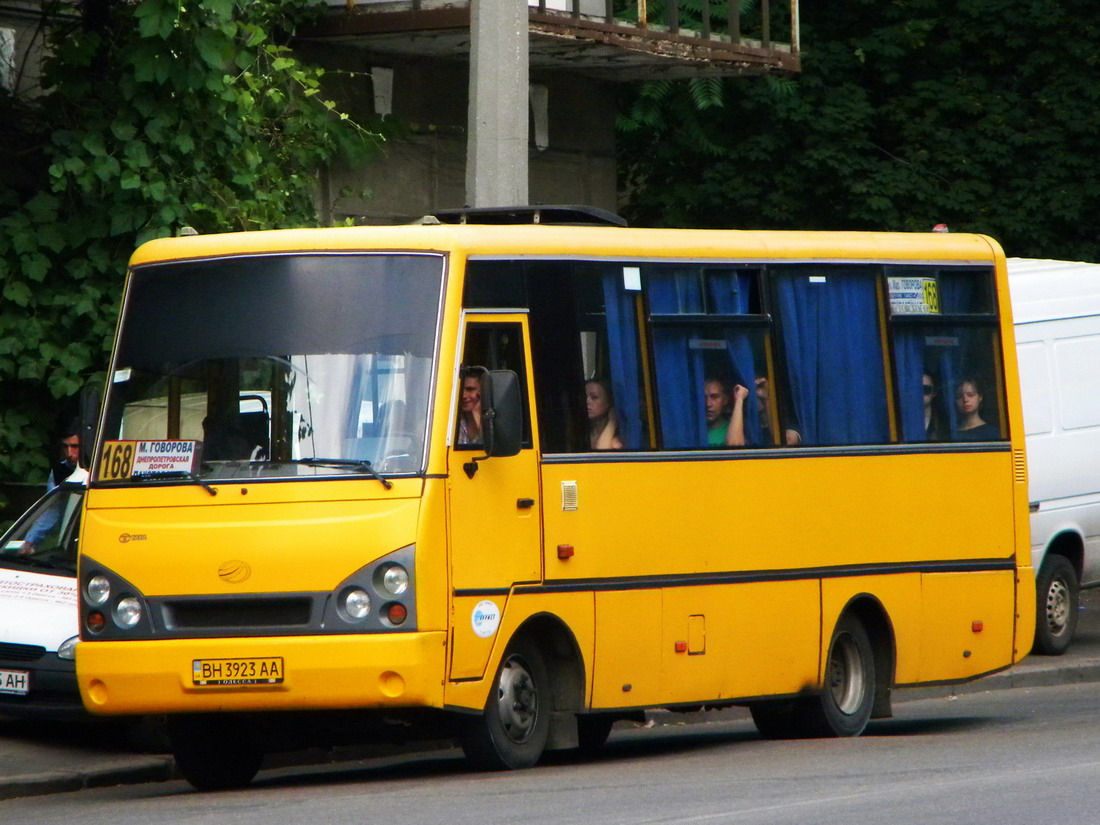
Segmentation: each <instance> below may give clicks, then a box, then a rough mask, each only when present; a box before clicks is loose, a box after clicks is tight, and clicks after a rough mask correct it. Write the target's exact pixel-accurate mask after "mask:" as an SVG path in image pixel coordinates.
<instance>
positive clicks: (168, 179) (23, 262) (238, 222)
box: [0, 0, 378, 480]
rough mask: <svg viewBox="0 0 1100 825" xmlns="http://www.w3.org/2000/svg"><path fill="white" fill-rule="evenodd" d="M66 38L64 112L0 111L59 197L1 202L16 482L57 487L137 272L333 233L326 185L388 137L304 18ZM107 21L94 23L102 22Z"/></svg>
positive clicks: (61, 82) (163, 10) (151, 10)
mask: <svg viewBox="0 0 1100 825" xmlns="http://www.w3.org/2000/svg"><path fill="white" fill-rule="evenodd" d="M83 8H84V9H85V18H84V20H83V21H82V22H81V23H80V24H77V25H75V26H74V25H72V24H66V23H64V21H62V20H60V19H59V20H57V21H54V23H55V24H56V26H55V28H54V29H53V36H52V57H51V58H50V60H49V64H48V66H47V70H46V87H47V94H45V95H43V96H42V97H40V98H38V99H36V100H35V101H33V102H26V101H13V100H10V99H7V100H0V117H3V115H4V112H3V111H2V110H3V109H8V110H10V111H11V112H13V113H16V114H18V115H19V120H20V122H21V123H23V124H26V125H27V126H28V128H30V129H31V130H33V132H34V134H33V135H32V137H33V138H35V139H34V140H31V141H28V143H33V144H37V146H38V149H37V152H36V158H35V159H36V160H37V161H38V162H37V163H36V164H31V166H32V167H35V168H38V167H40V168H41V169H42V170H43V173H42V179H41V180H37V181H34V182H33V184H32V186H30V187H25V188H24V189H23V191H22V192H19V193H17V192H15V191H14V190H13V189H12V188H10V187H9V188H8V189H4V188H3V187H2V186H0V292H2V295H3V301H2V303H0V397H3V399H4V403H3V405H2V407H0V479H13V480H14V479H31V478H36V477H41V478H44V476H45V471H46V461H47V456H48V452H47V450H46V443H47V440H48V438H49V436H50V430H51V428H52V427H53V426H55V425H56V423H57V422H56V421H55V419H54V415H55V414H56V412H57V411H59V410H60V411H67V412H69V413H70V414H71V412H72V409H73V403H72V397H73V396H74V394H75V393H77V392H78V390H79V389H80V387H81V386H82V384H83V382H84V380H85V378H86V377H87V376H89V375H91V374H93V373H95V372H96V371H99V370H103V369H105V367H106V357H107V354H108V350H109V347H110V343H111V337H112V333H113V330H114V324H115V319H116V317H117V313H118V301H119V297H120V291H121V287H122V282H123V276H124V273H125V268H126V260H127V258H128V256H129V255H130V253H131V252H132V250H133V249H134V248H135V246H137V245H139V244H141V243H142V242H144V241H146V240H149V239H151V238H157V237H162V236H167V235H172V234H175V233H176V232H178V230H179V229H180V228H181V227H182V226H185V225H189V226H192V227H194V228H196V229H197V230H198V231H200V232H204V233H205V232H215V231H231V230H249V229H268V228H276V227H287V226H302V225H310V224H315V223H316V220H317V218H316V210H315V205H314V193H315V183H316V174H317V171H318V169H319V168H321V167H323V166H324V165H326V164H328V163H329V162H331V161H332V160H334V159H335V158H337V157H343V158H345V159H347V160H349V161H352V162H356V161H360V160H362V159H364V158H365V157H366V154H367V153H368V152H369V151H370V149H371V148H372V147H373V146H374V145H375V143H376V142H377V139H378V138H377V135H375V134H372V133H370V132H367V131H366V130H365V129H364V128H362V127H360V126H358V125H356V124H354V123H352V122H351V121H350V120H349V119H348V118H347V116H346V115H344V114H342V113H340V112H339V111H338V110H337V108H336V105H335V104H334V103H333V102H332V101H331V100H328V99H326V98H325V96H324V93H323V90H322V80H323V73H322V72H321V70H320V69H318V68H315V67H311V66H308V65H305V64H303V63H302V62H300V61H299V60H298V59H297V58H296V57H295V56H294V53H293V52H291V51H290V49H289V48H288V46H287V41H288V36H289V34H290V33H292V32H293V31H294V29H295V26H297V25H299V24H300V23H301V22H303V21H304V19H305V15H307V14H309V15H312V14H315V13H316V12H315V11H310V9H316V8H317V7H316V6H307V5H306V4H302V3H300V2H298V0H251V1H250V0H240V2H234V0H194V2H191V3H187V4H186V5H185V4H183V3H182V2H180V0H141V2H136V3H134V2H123V1H122V0H97V2H89V3H85V4H84V6H83ZM93 12H94V13H93Z"/></svg>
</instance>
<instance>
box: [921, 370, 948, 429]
mask: <svg viewBox="0 0 1100 825" xmlns="http://www.w3.org/2000/svg"><path fill="white" fill-rule="evenodd" d="M921 392H922V393H923V395H924V440H925V441H942V440H943V424H942V422H941V421H940V415H939V407H938V406H937V405H936V403H935V401H936V397H937V396H938V395H939V393H937V392H936V381H935V379H934V378H932V376H931V375H930V374H929V373H927V372H926V373H924V375H923V376H921Z"/></svg>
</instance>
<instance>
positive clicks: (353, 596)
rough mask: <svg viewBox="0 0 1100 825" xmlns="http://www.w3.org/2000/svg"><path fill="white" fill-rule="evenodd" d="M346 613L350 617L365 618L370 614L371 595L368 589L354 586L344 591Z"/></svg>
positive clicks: (355, 618)
mask: <svg viewBox="0 0 1100 825" xmlns="http://www.w3.org/2000/svg"><path fill="white" fill-rule="evenodd" d="M343 602H344V613H345V614H347V617H348V618H349V619H354V620H358V619H365V618H366V617H367V616H369V615H370V596H368V595H367V591H366V590H363V589H362V588H359V587H353V588H351V589H349V590H347V591H345V592H344V598H343Z"/></svg>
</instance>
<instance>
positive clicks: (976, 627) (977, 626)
mask: <svg viewBox="0 0 1100 825" xmlns="http://www.w3.org/2000/svg"><path fill="white" fill-rule="evenodd" d="M970 630H971V631H973V632H974V633H981V632H982V631H983V630H985V622H980V621H979V622H971V623H970Z"/></svg>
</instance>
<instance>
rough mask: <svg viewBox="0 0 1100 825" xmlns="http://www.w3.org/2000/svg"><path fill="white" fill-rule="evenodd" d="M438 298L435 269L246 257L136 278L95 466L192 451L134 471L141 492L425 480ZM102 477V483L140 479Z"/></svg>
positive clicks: (433, 260)
mask: <svg viewBox="0 0 1100 825" xmlns="http://www.w3.org/2000/svg"><path fill="white" fill-rule="evenodd" d="M442 284H443V258H442V256H440V255H435V254H432V255H427V254H419V255H418V254H316V255H269V256H250V257H240V258H225V259H218V260H211V261H191V262H186V263H172V264H164V265H157V266H148V267H144V268H139V269H137V270H135V271H134V273H133V275H132V276H131V282H130V288H129V293H128V297H127V301H126V306H125V310H124V314H123V321H122V325H121V329H120V333H119V342H118V347H117V355H116V361H115V366H114V371H113V373H112V380H111V382H110V386H109V388H108V393H107V399H106V404H105V407H104V410H105V415H104V434H103V438H104V444H105V450H104V453H103V454H104V455H107V456H112V455H113V456H115V457H116V459H117V457H118V456H120V455H122V450H121V449H119V450H116V451H114V452H113V453H112V451H111V450H112V445H113V444H117V445H121V444H128V445H133V449H137V448H138V447H139V446H140V447H141V449H143V450H145V451H146V453H145V454H146V458H148V457H149V456H150V455H152V453H150V452H149V451H150V450H152V449H154V448H155V449H156V450H159V451H161V453H171V452H173V451H175V452H177V453H180V452H187V455H189V456H190V455H192V453H191V452H189V451H191V450H193V461H191V462H190V463H188V462H184V463H183V464H181V463H180V462H179V461H176V462H175V463H173V462H171V461H167V462H160V463H157V462H156V461H153V460H152V459H151V461H152V463H150V462H146V463H145V464H144V465H143V466H144V467H145V468H146V469H147V470H150V472H149V473H148V474H147V475H148V477H155V476H156V475H158V474H159V475H161V476H167V475H173V474H174V475H186V476H190V477H193V478H195V479H197V480H201V481H204V482H205V481H210V480H218V479H234V478H256V477H297V476H317V475H326V476H332V475H345V474H358V473H362V472H368V473H385V474H396V475H400V474H410V473H419V472H422V471H423V468H424V462H425V447H426V437H427V422H428V410H429V404H430V388H431V386H432V365H433V363H434V354H435V346H436V335H437V329H438V326H439V322H438V318H439V305H440V300H441V294H442ZM150 445H151V446H150ZM127 455H130V453H127ZM109 464H110V462H109V461H103V462H102V463H101V465H100V467H99V468H98V475H97V478H98V479H99V480H104V479H118V478H138V477H139V476H140V475H141V472H142V471H140V468H138V466H137V465H134V469H133V470H132V472H130V471H127V472H122V473H120V472H112V470H111V467H110V466H109ZM116 464H117V461H116ZM115 469H117V467H116V468H115ZM166 471H167V472H166Z"/></svg>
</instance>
